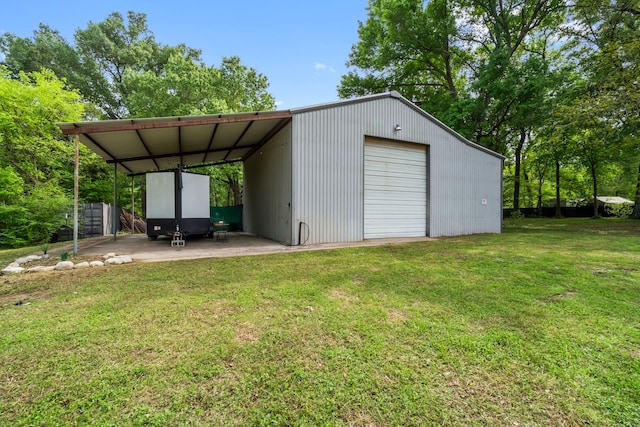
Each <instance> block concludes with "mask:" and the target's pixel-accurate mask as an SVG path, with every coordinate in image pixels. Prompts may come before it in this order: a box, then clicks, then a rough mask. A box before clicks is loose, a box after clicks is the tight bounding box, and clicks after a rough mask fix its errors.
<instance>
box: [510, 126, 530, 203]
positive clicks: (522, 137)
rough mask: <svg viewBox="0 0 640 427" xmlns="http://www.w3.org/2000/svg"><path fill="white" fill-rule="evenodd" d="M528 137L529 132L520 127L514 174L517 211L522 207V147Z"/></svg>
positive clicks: (514, 201) (514, 200)
mask: <svg viewBox="0 0 640 427" xmlns="http://www.w3.org/2000/svg"><path fill="white" fill-rule="evenodd" d="M526 138H527V133H526V132H525V130H524V129H520V140H519V141H518V145H517V146H516V153H515V157H516V159H515V161H516V164H515V171H514V176H513V178H514V179H513V210H514V211H517V210H519V209H520V162H521V158H522V147H524V142H525V140H526Z"/></svg>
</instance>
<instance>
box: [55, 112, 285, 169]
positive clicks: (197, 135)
mask: <svg viewBox="0 0 640 427" xmlns="http://www.w3.org/2000/svg"><path fill="white" fill-rule="evenodd" d="M290 121H291V112H290V111H289V110H281V111H266V112H252V113H234V114H215V115H202V116H180V117H159V118H141V119H126V120H106V121H92V122H76V123H59V124H58V125H59V126H60V129H61V130H62V133H63V134H64V135H78V136H79V138H80V142H82V143H83V144H84V145H86V146H87V147H89V148H90V149H91V150H92V151H94V152H96V153H97V154H98V155H100V156H101V157H102V158H103V159H105V160H106V161H107V163H111V164H113V163H115V164H116V165H117V167H118V169H119V170H121V171H122V172H125V173H128V174H132V175H133V174H141V173H144V172H148V171H153V170H161V169H169V168H175V167H176V166H177V165H178V164H182V165H189V166H196V165H212V164H222V163H230V162H234V161H241V160H245V159H247V158H248V157H249V156H251V155H252V154H253V153H254V152H256V151H258V150H259V149H260V147H261V146H262V145H264V144H265V143H266V142H267V141H268V140H269V139H270V138H272V137H273V136H274V135H275V134H276V133H278V132H279V131H280V130H282V128H284V127H285V126H286V125H287V123H289V122H290Z"/></svg>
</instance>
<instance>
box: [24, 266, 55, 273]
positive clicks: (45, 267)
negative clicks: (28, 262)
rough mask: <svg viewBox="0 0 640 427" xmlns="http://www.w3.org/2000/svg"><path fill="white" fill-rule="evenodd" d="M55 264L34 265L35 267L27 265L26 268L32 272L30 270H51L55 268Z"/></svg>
mask: <svg viewBox="0 0 640 427" xmlns="http://www.w3.org/2000/svg"><path fill="white" fill-rule="evenodd" d="M55 268H56V267H55V266H54V265H36V266H35V267H29V268H27V271H28V272H32V271H34V272H35V271H53V270H55Z"/></svg>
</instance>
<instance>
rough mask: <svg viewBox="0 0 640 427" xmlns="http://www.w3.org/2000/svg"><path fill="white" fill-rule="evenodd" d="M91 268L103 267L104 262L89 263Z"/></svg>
mask: <svg viewBox="0 0 640 427" xmlns="http://www.w3.org/2000/svg"><path fill="white" fill-rule="evenodd" d="M89 265H90V266H91V267H104V262H102V261H91V262H90V263H89Z"/></svg>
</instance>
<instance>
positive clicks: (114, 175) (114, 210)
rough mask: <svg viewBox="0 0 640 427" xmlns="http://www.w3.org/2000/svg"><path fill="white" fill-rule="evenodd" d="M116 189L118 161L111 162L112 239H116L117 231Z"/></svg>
mask: <svg viewBox="0 0 640 427" xmlns="http://www.w3.org/2000/svg"><path fill="white" fill-rule="evenodd" d="M117 191H118V163H116V162H113V221H112V222H113V224H112V225H111V226H112V228H113V240H116V232H117V231H118V227H116V218H117V216H118V210H117V209H116V193H117Z"/></svg>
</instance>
